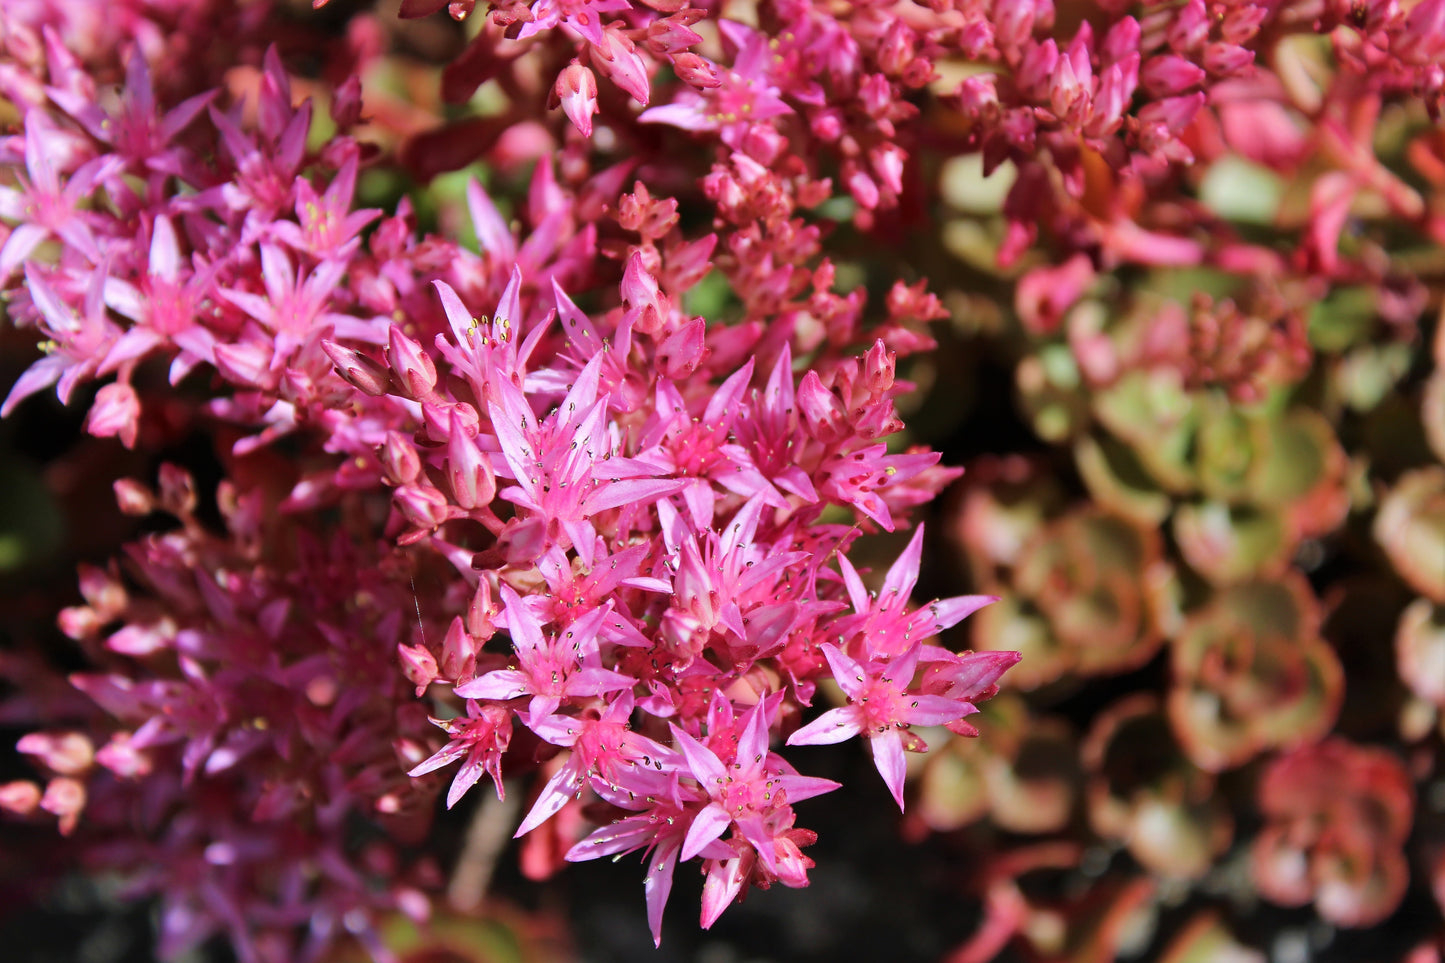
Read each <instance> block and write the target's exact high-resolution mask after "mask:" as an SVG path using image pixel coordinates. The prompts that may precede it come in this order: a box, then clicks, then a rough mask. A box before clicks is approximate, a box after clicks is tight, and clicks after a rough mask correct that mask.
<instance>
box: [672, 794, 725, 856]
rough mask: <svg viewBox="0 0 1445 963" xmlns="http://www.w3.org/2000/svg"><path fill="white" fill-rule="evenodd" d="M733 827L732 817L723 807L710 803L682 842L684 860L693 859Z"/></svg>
mask: <svg viewBox="0 0 1445 963" xmlns="http://www.w3.org/2000/svg"><path fill="white" fill-rule="evenodd" d="M731 825H732V817H731V816H729V815H728V814H727V813H726V812H724V811H723V808H722V807H721V806H719V805H718V804H717V803H708V804H707V805H706V806H704V807H703V809H702V812H700V813H698V814H697V817H696V818H695V819H693V821H692V825H691V826H689V827H688V829H687V838H686V839H684V840H683V841H682V858H683V859H692V858H693V857H694V856H696V855H697V854H698V853H700V852H702V850H703V847H705V846H706V845H707V844H708V843H710V842H712V841H713V840H714V839H717V838H718V837H719V836H721V835H722V834H723V832H724V831H726V830H727V828H728V827H729V826H731Z"/></svg>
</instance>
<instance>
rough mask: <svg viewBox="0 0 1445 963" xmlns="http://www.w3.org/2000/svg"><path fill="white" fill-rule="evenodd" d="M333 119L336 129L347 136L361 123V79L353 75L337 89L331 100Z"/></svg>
mask: <svg viewBox="0 0 1445 963" xmlns="http://www.w3.org/2000/svg"><path fill="white" fill-rule="evenodd" d="M331 119H332V121H333V122H335V124H336V129H337V130H338V131H340V132H341V133H343V134H345V133H347V132H348V131H350V130H351V128H353V127H355V126H356V125H357V124H359V123H361V77H360V75H358V74H352V75H351V76H349V77H347V78H346V80H345V81H344V82H342V84H341V86H340V87H337V88H336V93H335V95H334V96H333V97H332V99H331Z"/></svg>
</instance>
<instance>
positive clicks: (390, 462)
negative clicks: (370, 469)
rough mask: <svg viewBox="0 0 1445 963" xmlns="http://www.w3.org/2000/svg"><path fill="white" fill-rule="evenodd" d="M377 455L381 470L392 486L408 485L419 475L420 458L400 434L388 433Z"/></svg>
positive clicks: (412, 446) (409, 442)
mask: <svg viewBox="0 0 1445 963" xmlns="http://www.w3.org/2000/svg"><path fill="white" fill-rule="evenodd" d="M378 454H379V455H380V457H381V470H382V471H383V472H385V473H386V480H387V481H389V482H391V483H392V484H393V485H407V484H410V483H411V482H412V481H413V480H415V478H416V476H417V475H419V474H421V456H419V455H418V454H417V453H416V446H415V445H413V444H412V443H411V441H410V440H409V439H408V438H407V437H406V436H405V435H403V434H401V433H400V432H396V431H388V432H387V433H386V440H385V441H383V442H382V443H381V450H380V451H379V452H378Z"/></svg>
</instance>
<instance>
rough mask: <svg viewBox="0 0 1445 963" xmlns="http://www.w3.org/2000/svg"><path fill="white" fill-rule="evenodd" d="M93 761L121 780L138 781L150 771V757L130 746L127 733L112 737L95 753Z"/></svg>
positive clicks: (129, 738)
mask: <svg viewBox="0 0 1445 963" xmlns="http://www.w3.org/2000/svg"><path fill="white" fill-rule="evenodd" d="M95 761H96V762H98V763H100V764H101V765H102V766H104V767H105V768H106V769H108V770H109V771H110V772H112V773H114V774H115V775H117V776H119V777H120V778H122V779H139V778H141V777H143V776H148V775H150V772H151V769H152V764H151V760H150V757H149V756H147V755H146V754H145V753H144V752H142V751H140V750H139V749H137V748H136V747H135V746H134V745H132V744H131V737H130V733H128V732H117V733H115V734H114V735H112V736H111V737H110V742H108V743H106V744H105V745H103V746H101V747H100V749H99V750H98V751H97V752H96V754H95Z"/></svg>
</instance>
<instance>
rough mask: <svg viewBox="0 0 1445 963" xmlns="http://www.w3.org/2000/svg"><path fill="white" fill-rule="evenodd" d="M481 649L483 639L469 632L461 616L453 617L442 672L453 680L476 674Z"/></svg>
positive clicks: (446, 639)
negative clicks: (478, 654)
mask: <svg viewBox="0 0 1445 963" xmlns="http://www.w3.org/2000/svg"><path fill="white" fill-rule="evenodd" d="M485 581H486V580H485V579H483V582H485ZM481 650H482V642H481V640H480V639H477V638H474V637H472V636H471V635H469V634H468V633H467V629H466V626H465V625H464V624H463V623H462V619H461V616H457V617H455V618H453V619H452V624H451V625H450V626H449V627H448V628H447V635H446V638H445V639H444V640H443V641H442V658H441V666H440V668H441V674H442V675H443V676H444V677H445V678H447V679H449V680H451V681H453V682H456V681H458V680H460V679H467V678H470V677H471V676H473V675H475V674H476V671H477V653H478V652H480V651H481Z"/></svg>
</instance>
